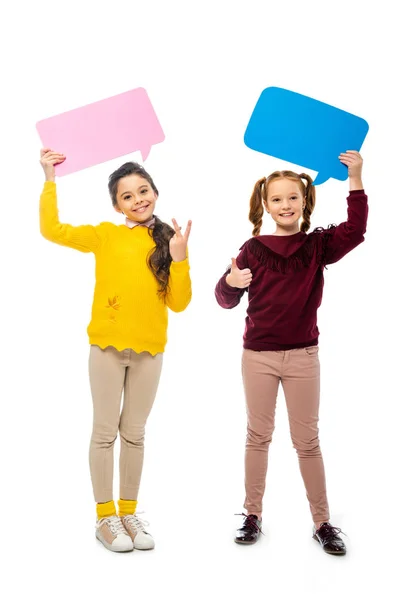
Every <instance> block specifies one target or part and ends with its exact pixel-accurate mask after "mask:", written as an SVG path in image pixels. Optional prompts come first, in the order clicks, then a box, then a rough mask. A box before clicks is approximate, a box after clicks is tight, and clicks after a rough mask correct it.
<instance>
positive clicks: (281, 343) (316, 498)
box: [215, 151, 368, 554]
mask: <svg viewBox="0 0 400 600" xmlns="http://www.w3.org/2000/svg"><path fill="white" fill-rule="evenodd" d="M339 159H340V161H341V162H342V163H343V164H344V165H346V166H347V167H348V174H349V182H350V193H349V196H348V198H347V203H348V217H347V221H346V222H344V223H341V224H340V225H338V226H334V225H330V226H329V227H328V229H323V228H322V227H319V228H317V229H314V231H312V232H311V233H310V234H307V233H306V232H307V231H308V230H309V228H310V217H311V214H312V212H313V210H314V206H315V187H314V186H313V184H312V179H311V177H310V176H309V175H305V174H304V173H302V174H300V175H298V174H297V173H294V172H292V171H275V172H274V173H272V174H271V175H270V176H269V177H267V178H265V177H264V178H262V179H260V180H259V181H257V183H256V184H255V186H254V191H253V194H252V196H251V199H250V214H249V219H250V221H251V223H253V225H254V228H253V237H252V238H251V239H250V240H248V241H247V242H246V243H245V244H244V245H243V246H242V247H241V248H240V253H239V255H238V257H237V258H236V259H234V258H232V265H231V267H230V269H228V271H227V272H226V273H225V274H224V275H223V276H222V277H221V279H220V280H219V282H218V284H217V286H216V289H215V295H216V299H217V302H218V304H219V305H220V306H222V308H233V307H234V306H237V305H238V304H239V302H240V299H241V297H242V296H243V294H244V292H245V291H247V292H248V300H249V304H248V309H247V317H246V327H245V333H244V337H243V339H244V350H243V358H242V374H243V383H244V390H245V396H246V406H247V421H248V425H247V440H246V453H245V491H246V498H245V503H244V508H245V509H246V511H247V515H244V517H245V518H244V523H243V526H242V527H241V528H240V529H238V531H237V534H236V538H235V541H236V542H238V543H241V544H251V543H254V542H256V541H257V539H258V537H259V533H260V531H261V524H262V499H263V495H264V489H265V479H266V473H267V463H268V447H269V444H270V442H271V439H272V432H273V430H274V418H275V406H276V398H277V393H278V386H279V382H281V383H282V386H283V390H284V394H285V398H286V404H287V409H288V414H289V424H290V432H291V437H292V441H293V445H294V447H295V448H296V451H297V454H298V458H299V464H300V470H301V475H302V477H303V481H304V485H305V488H306V493H307V498H308V501H309V504H310V509H311V514H312V517H313V521H314V531H313V533H314V538H315V539H316V540H317V541H318V542H319V543H320V544H321V546H322V547H323V549H324V550H325V551H326V552H328V553H330V554H345V553H346V547H345V544H344V542H343V540H342V539H341V538H340V537H339V533H340V532H341V530H340V529H338V528H336V527H333V526H332V525H331V524H330V523H329V506H328V500H327V496H326V484H325V472H324V464H323V459H322V455H321V450H320V446H319V439H318V408H319V392H320V368H319V359H318V335H319V331H318V327H317V309H318V307H319V306H320V304H321V300H322V290H323V284H324V276H323V270H324V267H325V266H326V265H328V264H331V263H334V262H337V261H338V260H340V259H341V258H342V257H343V256H345V254H347V253H348V252H350V250H353V248H355V247H356V246H358V245H359V244H360V243H361V242H362V241H363V240H364V234H365V231H366V223H367V215H368V205H367V196H366V195H365V193H364V189H363V184H362V180H361V171H362V162H363V161H362V158H361V156H360V154H359V153H358V152H356V151H348V152H345V153H343V154H341V155H340V156H339ZM264 209H265V210H266V211H267V213H269V214H270V215H271V217H272V218H273V220H274V221H275V223H276V231H275V233H274V234H273V235H260V229H261V225H262V217H263V212H264ZM300 219H302V221H301V226H299V221H300Z"/></svg>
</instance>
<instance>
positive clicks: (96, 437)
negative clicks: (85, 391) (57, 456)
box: [89, 346, 163, 502]
mask: <svg viewBox="0 0 400 600" xmlns="http://www.w3.org/2000/svg"><path fill="white" fill-rule="evenodd" d="M162 361H163V354H162V353H159V354H156V355H155V356H152V355H151V354H150V353H148V352H141V353H140V354H136V353H135V352H134V351H133V350H130V349H127V350H122V351H121V352H120V351H118V350H116V349H115V348H113V347H112V346H108V347H107V348H106V349H105V350H102V349H101V348H99V346H91V347H90V356H89V377H90V387H91V391H92V398H93V433H92V439H91V443H90V452H89V462H90V474H91V478H92V485H93V493H94V498H95V501H96V502H108V501H110V500H112V499H113V465H114V453H113V450H114V442H115V440H116V437H117V434H118V431H119V435H120V441H121V453H120V461H119V468H120V498H122V499H124V500H137V496H138V491H139V484H140V478H141V474H142V467H143V453H144V434H145V425H146V421H147V418H148V416H149V414H150V411H151V408H152V406H153V402H154V399H155V396H156V392H157V388H158V383H159V380H160V375H161V367H162ZM122 392H124V402H123V408H122V411H121V398H122Z"/></svg>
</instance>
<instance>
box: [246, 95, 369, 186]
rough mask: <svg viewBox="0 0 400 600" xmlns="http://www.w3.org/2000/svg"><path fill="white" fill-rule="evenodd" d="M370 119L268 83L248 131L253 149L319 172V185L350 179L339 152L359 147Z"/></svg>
mask: <svg viewBox="0 0 400 600" xmlns="http://www.w3.org/2000/svg"><path fill="white" fill-rule="evenodd" d="M368 129H369V126H368V123H367V122H366V121H365V120H364V119H361V118H360V117H357V116H355V115H352V114H351V113H348V112H345V111H344V110H340V109H339V108H336V107H334V106H331V105H330V104H325V103H324V102H319V101H318V100H314V99H313V98H309V97H308V96H303V95H301V94H297V93H296V92H291V91H289V90H285V89H283V88H278V87H269V88H266V89H265V90H264V91H263V92H262V93H261V96H260V97H259V99H258V102H257V104H256V106H255V108H254V111H253V114H252V115H251V118H250V121H249V124H248V126H247V129H246V133H245V135H244V143H245V144H246V146H247V147H248V148H251V149H252V150H256V151H257V152H262V153H263V154H268V155H270V156H275V157H276V158H280V159H282V160H285V161H288V162H291V163H294V164H296V165H301V166H303V167H306V168H308V169H312V170H313V171H318V175H317V176H316V178H315V180H314V185H319V184H321V183H324V181H326V180H327V179H329V178H330V177H332V178H333V179H339V180H340V181H345V180H346V179H347V177H348V171H347V167H346V166H345V165H343V164H342V163H341V162H340V160H339V158H338V156H339V154H340V153H341V152H346V150H357V151H359V150H360V148H361V146H362V143H363V141H364V139H365V136H366V135H367V133H368Z"/></svg>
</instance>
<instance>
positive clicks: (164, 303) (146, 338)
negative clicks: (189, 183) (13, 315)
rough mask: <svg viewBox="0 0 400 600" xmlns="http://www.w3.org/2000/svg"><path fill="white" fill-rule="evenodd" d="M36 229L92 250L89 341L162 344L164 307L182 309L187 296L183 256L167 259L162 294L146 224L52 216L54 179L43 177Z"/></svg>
mask: <svg viewBox="0 0 400 600" xmlns="http://www.w3.org/2000/svg"><path fill="white" fill-rule="evenodd" d="M40 231H41V233H42V235H43V236H44V237H45V238H46V239H47V240H49V241H51V242H55V243H56V244H60V245H62V246H68V247H69V248H75V249H76V250H80V251H81V252H93V253H94V255H95V258H96V285H95V290H94V298H93V305H92V318H91V321H90V324H89V326H88V328H87V332H88V335H89V341H90V343H91V344H96V345H98V346H100V347H101V348H106V347H107V346H114V348H117V350H124V349H125V348H131V349H132V350H134V351H135V352H143V351H148V352H150V353H151V354H152V355H155V354H157V353H158V352H163V351H164V348H165V345H166V343H167V326H168V310H167V307H168V308H170V309H171V310H173V311H174V312H180V311H183V310H185V308H186V307H187V305H188V304H189V302H190V300H191V296H192V289H191V281H190V275H189V261H188V259H187V258H186V259H185V260H183V261H181V262H172V263H171V267H170V276H169V291H168V294H167V296H166V299H165V300H164V299H162V298H160V296H159V295H158V294H157V289H158V283H157V280H156V278H155V277H154V275H153V273H152V272H151V270H150V269H149V267H148V266H147V262H146V259H147V255H148V253H149V251H150V250H152V248H154V247H155V242H154V240H153V238H152V236H151V234H150V235H149V233H150V231H149V229H148V228H147V227H142V226H137V227H134V228H133V229H130V228H129V227H127V226H126V225H114V224H113V223H100V225H97V226H93V225H81V226H79V227H74V226H72V225H67V224H65V223H60V222H59V220H58V207H57V191H56V184H55V183H54V182H52V181H46V182H45V184H44V188H43V192H42V194H41V197H40Z"/></svg>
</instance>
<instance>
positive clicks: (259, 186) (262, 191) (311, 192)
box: [249, 171, 315, 236]
mask: <svg viewBox="0 0 400 600" xmlns="http://www.w3.org/2000/svg"><path fill="white" fill-rule="evenodd" d="M277 179H291V180H292V181H296V182H297V183H298V184H299V186H300V190H301V193H302V194H303V196H304V197H305V200H306V205H305V208H304V211H303V220H302V223H301V226H300V230H301V231H303V232H304V233H305V232H306V231H308V230H309V229H310V225H311V221H310V218H311V214H312V212H313V210H314V207H315V187H314V186H313V183H312V182H313V180H312V179H311V177H310V176H309V175H306V174H305V173H301V174H300V175H298V174H297V173H294V172H293V171H274V172H273V173H271V175H269V177H263V178H262V179H259V180H258V181H257V183H256V184H255V186H254V190H253V193H252V195H251V198H250V212H249V221H250V222H251V223H253V225H254V228H253V236H257V235H260V229H261V225H262V218H263V214H264V206H266V204H267V195H268V185H269V184H270V183H271V181H276V180H277ZM303 179H305V180H306V182H307V184H305V183H304V181H303ZM263 205H264V206H263Z"/></svg>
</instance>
